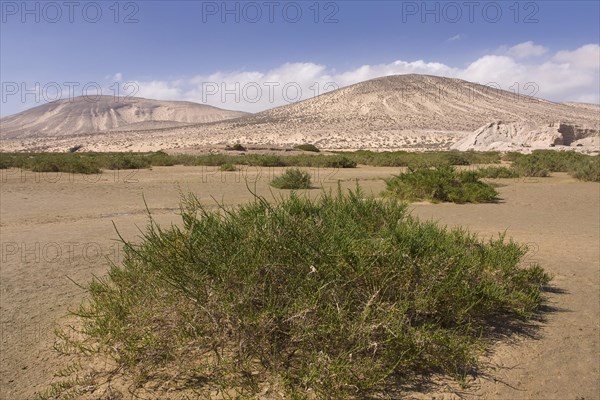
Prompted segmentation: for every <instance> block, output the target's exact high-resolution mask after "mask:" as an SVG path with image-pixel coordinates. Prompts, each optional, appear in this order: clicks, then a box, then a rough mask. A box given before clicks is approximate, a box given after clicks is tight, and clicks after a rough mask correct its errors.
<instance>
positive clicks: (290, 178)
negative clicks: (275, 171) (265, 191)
mask: <svg viewBox="0 0 600 400" xmlns="http://www.w3.org/2000/svg"><path fill="white" fill-rule="evenodd" d="M310 181H311V178H310V174H309V173H308V172H305V171H302V170H300V169H298V168H289V169H286V170H285V172H284V173H283V174H282V175H280V176H276V177H275V178H273V180H272V181H271V186H273V187H275V188H277V189H310V187H311V186H310V185H311V182H310Z"/></svg>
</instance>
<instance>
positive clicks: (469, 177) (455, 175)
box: [384, 166, 498, 203]
mask: <svg viewBox="0 0 600 400" xmlns="http://www.w3.org/2000/svg"><path fill="white" fill-rule="evenodd" d="M386 185H387V190H386V192H385V193H384V195H386V196H392V197H395V198H399V199H403V200H408V201H420V200H427V201H431V202H433V203H437V202H451V203H484V202H491V201H493V200H494V199H495V198H496V196H497V195H498V193H497V192H496V190H495V189H494V188H493V187H491V186H490V185H488V184H487V183H485V182H482V181H480V180H479V176H478V175H477V173H476V172H472V171H465V172H458V171H456V170H455V169H454V168H453V167H451V166H441V167H436V168H426V167H420V168H416V169H409V171H408V172H406V173H402V174H400V175H396V176H394V177H392V178H390V179H388V180H386Z"/></svg>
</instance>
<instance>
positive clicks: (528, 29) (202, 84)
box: [0, 0, 600, 116]
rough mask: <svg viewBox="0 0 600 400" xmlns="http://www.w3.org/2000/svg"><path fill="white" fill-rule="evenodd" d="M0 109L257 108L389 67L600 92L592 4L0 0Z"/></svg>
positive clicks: (544, 92)
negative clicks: (57, 104)
mask: <svg viewBox="0 0 600 400" xmlns="http://www.w3.org/2000/svg"><path fill="white" fill-rule="evenodd" d="M0 3H1V25H0V80H1V82H2V93H1V94H2V99H1V103H0V106H1V110H0V115H1V116H7V115H10V114H14V113H17V112H21V111H23V110H25V109H28V108H31V107H33V106H37V105H41V104H44V103H46V102H48V101H53V100H57V99H70V98H72V97H73V96H77V95H81V94H85V95H86V97H87V98H90V99H93V98H95V96H96V95H98V94H103V95H110V96H114V97H115V98H117V99H123V98H126V97H131V96H138V97H146V98H154V99H161V100H186V101H194V102H199V103H205V104H210V105H213V106H216V107H221V108H226V109H234V110H243V111H250V112H257V111H261V110H264V109H268V108H271V107H275V106H281V105H285V104H289V103H292V102H295V101H299V100H303V99H307V98H310V97H313V96H315V95H318V94H322V93H325V92H327V91H329V90H333V89H336V88H339V87H343V86H347V85H350V84H354V83H358V82H361V81H364V80H368V79H372V78H376V77H380V76H385V75H395V74H407V73H418V74H430V75H439V76H448V77H454V78H460V79H465V80H468V81H472V82H477V83H480V84H485V85H490V86H494V87H499V88H501V89H504V90H509V91H512V92H518V93H520V94H527V95H535V96H538V97H541V98H545V99H548V100H551V101H581V102H592V103H599V102H600V82H599V80H600V78H599V76H600V66H599V65H600V46H599V44H600V26H599V22H598V21H600V2H599V1H514V0H513V1H322V2H317V1H312V0H311V1H268V0H266V1H238V2H236V1H230V2H224V1H122V2H117V1H114V0H109V1H66V0H60V1H29V2H23V1H1V2H0Z"/></svg>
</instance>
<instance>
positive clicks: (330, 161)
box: [323, 156, 356, 168]
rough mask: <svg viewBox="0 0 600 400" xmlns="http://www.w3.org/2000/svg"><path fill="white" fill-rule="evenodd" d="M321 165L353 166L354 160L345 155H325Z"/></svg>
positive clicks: (331, 166) (332, 166)
mask: <svg viewBox="0 0 600 400" xmlns="http://www.w3.org/2000/svg"><path fill="white" fill-rule="evenodd" d="M323 166H324V167H325V168H355V167H356V161H354V160H351V159H350V158H348V157H345V156H326V158H325V159H324V165H323Z"/></svg>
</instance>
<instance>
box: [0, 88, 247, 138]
mask: <svg viewBox="0 0 600 400" xmlns="http://www.w3.org/2000/svg"><path fill="white" fill-rule="evenodd" d="M243 115H246V113H244V112H239V111H229V110H223V109H220V108H216V107H211V106H207V105H203V104H197V103H191V102H184V101H159V100H149V99H143V98H138V97H133V98H128V99H126V100H121V101H120V102H116V101H115V99H114V97H112V96H100V97H99V98H98V99H95V98H94V99H89V98H86V97H76V98H73V99H66V100H59V101H56V102H52V103H47V104H43V105H41V106H38V107H35V108H32V109H29V110H26V111H23V112H21V113H18V114H15V115H11V116H9V117H5V118H2V120H1V121H0V123H1V127H2V138H3V139H16V138H27V137H36V138H40V137H43V136H69V135H76V134H82V133H94V132H98V131H104V130H110V129H115V128H119V129H123V130H127V128H126V127H127V126H128V125H132V128H133V129H135V130H139V127H137V128H136V127H135V124H139V123H145V124H144V126H146V129H148V128H153V125H152V122H153V121H157V124H156V125H157V126H156V128H164V127H165V126H168V127H173V126H178V125H181V124H182V123H186V124H190V123H205V122H214V121H221V120H225V119H229V118H238V117H241V116H243ZM158 121H159V122H158ZM165 121H167V122H166V123H165Z"/></svg>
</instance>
